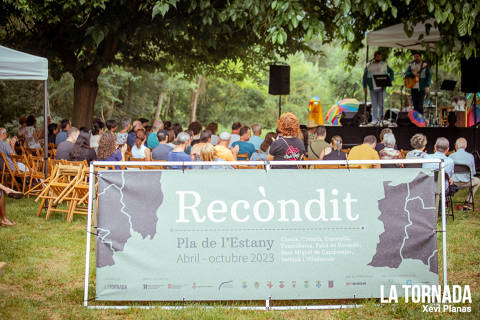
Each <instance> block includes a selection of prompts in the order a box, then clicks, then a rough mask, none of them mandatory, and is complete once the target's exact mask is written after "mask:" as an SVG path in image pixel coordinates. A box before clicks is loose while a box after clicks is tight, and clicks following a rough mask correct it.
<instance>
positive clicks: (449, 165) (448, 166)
mask: <svg viewBox="0 0 480 320" xmlns="http://www.w3.org/2000/svg"><path fill="white" fill-rule="evenodd" d="M449 147H450V143H449V142H448V139H447V138H444V137H440V138H438V139H437V141H435V146H434V147H433V150H434V153H432V154H426V155H425V156H424V157H423V158H424V159H441V160H443V163H444V164H445V173H446V174H447V175H448V177H449V179H448V181H445V192H449V191H448V190H449V186H450V185H452V184H453V180H452V176H453V170H454V167H455V163H454V162H453V160H452V159H451V158H449V157H447V153H448V149H449ZM422 168H429V169H433V170H439V169H440V165H439V164H438V163H423V164H422Z"/></svg>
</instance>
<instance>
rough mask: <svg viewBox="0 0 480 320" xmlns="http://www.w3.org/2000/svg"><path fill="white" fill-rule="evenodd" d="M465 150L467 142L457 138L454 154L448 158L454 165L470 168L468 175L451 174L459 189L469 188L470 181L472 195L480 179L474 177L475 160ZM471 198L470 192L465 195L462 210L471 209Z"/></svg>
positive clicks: (479, 184) (479, 183)
mask: <svg viewBox="0 0 480 320" xmlns="http://www.w3.org/2000/svg"><path fill="white" fill-rule="evenodd" d="M466 148H467V140H466V139H465V138H458V139H457V141H456V142H455V150H456V151H455V152H454V153H452V154H450V156H449V158H450V159H452V160H453V162H454V164H463V165H466V166H468V167H469V168H470V175H469V174H468V173H453V177H452V180H453V183H454V184H455V185H456V186H457V187H459V188H469V187H470V180H471V181H472V189H473V195H474V196H475V193H476V192H477V190H478V187H479V186H480V179H479V178H477V177H475V172H476V171H475V159H474V157H473V155H472V154H471V153H468V152H467V151H465V149H466ZM472 206H473V198H472V197H471V195H470V192H468V193H467V197H466V198H465V205H464V209H469V210H470V209H472Z"/></svg>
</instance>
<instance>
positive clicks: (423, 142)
mask: <svg viewBox="0 0 480 320" xmlns="http://www.w3.org/2000/svg"><path fill="white" fill-rule="evenodd" d="M410 145H411V146H412V148H413V150H410V151H409V152H408V153H407V154H406V156H405V159H418V158H423V157H424V156H425V155H426V153H425V147H426V146H427V137H425V136H424V135H423V134H421V133H417V134H415V135H414V136H413V137H412V138H411V139H410Z"/></svg>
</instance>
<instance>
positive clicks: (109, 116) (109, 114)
mask: <svg viewBox="0 0 480 320" xmlns="http://www.w3.org/2000/svg"><path fill="white" fill-rule="evenodd" d="M113 110H115V101H112V103H110V106H109V107H108V109H107V112H106V113H105V122H106V120H109V119H112V115H113Z"/></svg>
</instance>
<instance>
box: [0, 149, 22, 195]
mask: <svg viewBox="0 0 480 320" xmlns="http://www.w3.org/2000/svg"><path fill="white" fill-rule="evenodd" d="M11 156H13V155H10V159H12V158H11ZM1 157H2V160H3V163H4V168H5V169H6V170H5V174H8V177H9V178H10V188H11V189H14V190H17V191H22V188H21V187H20V185H19V184H18V181H17V179H16V177H17V176H18V175H19V176H20V177H22V176H24V174H23V173H21V174H18V173H17V172H16V171H15V170H16V168H15V162H14V160H13V159H12V162H13V167H11V166H10V165H9V164H8V161H7V155H6V154H4V153H3V152H2V153H1ZM5 174H4V176H5ZM3 182H6V179H5V181H2V184H4V183H3Z"/></svg>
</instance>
